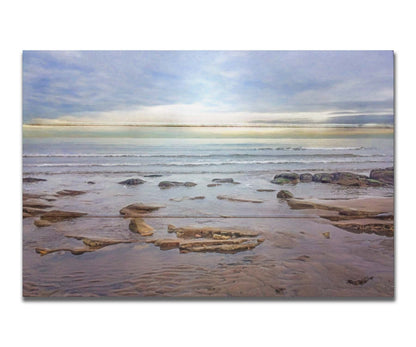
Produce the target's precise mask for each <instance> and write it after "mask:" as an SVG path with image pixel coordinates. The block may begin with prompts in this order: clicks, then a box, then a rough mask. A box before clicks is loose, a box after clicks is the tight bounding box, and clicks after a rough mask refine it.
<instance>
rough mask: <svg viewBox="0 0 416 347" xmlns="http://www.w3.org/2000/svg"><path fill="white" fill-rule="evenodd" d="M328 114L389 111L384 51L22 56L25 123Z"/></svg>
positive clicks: (389, 61) (389, 74)
mask: <svg viewBox="0 0 416 347" xmlns="http://www.w3.org/2000/svg"><path fill="white" fill-rule="evenodd" d="M331 112H332V113H334V112H343V113H342V114H344V115H347V112H350V113H351V114H359V113H365V114H370V113H377V114H382V113H383V114H391V113H392V112H393V55H392V52H389V51H370V52H363V51H351V52H350V51H345V52H342V51H338V52H337V51H336V52H331V51H329V52H325V51H283V52H279V51H241V52H240V51H142V52H134V51H82V52H78V51H67V52H66V51H41V52H37V51H27V52H24V54H23V119H24V122H25V123H33V122H34V121H35V120H37V121H39V120H42V122H48V120H49V122H51V123H56V122H63V121H68V120H72V121H76V122H87V123H88V122H91V121H92V120H94V121H96V122H97V121H102V122H115V123H123V122H126V121H131V120H134V122H135V123H140V122H142V123H146V122H149V121H152V119H154V120H155V121H156V122H162V121H169V122H173V123H181V122H184V121H186V122H190V123H201V122H209V123H213V122H217V121H218V122H222V123H233V122H236V121H238V122H239V123H241V122H250V121H253V120H255V119H260V120H261V119H264V117H266V118H267V119H269V120H271V121H273V120H274V121H279V119H280V120H282V121H283V118H285V119H286V118H287V117H288V118H289V120H290V118H293V119H294V120H295V119H298V118H300V119H309V120H310V121H311V122H316V121H321V120H324V119H325V118H328V117H329V114H330V113H331ZM258 114H260V115H261V114H263V115H264V116H263V117H258V116H257V115H258ZM224 118H225V119H224ZM237 118H238V119H237Z"/></svg>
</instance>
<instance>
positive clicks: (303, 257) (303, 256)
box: [295, 255, 310, 261]
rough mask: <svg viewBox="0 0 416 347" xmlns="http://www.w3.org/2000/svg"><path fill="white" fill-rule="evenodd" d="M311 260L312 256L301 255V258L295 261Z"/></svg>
mask: <svg viewBox="0 0 416 347" xmlns="http://www.w3.org/2000/svg"><path fill="white" fill-rule="evenodd" d="M309 258H310V256H308V255H301V256H299V257H297V258H296V259H295V260H299V261H307V260H308V259H309Z"/></svg>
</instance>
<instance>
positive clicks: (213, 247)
mask: <svg viewBox="0 0 416 347" xmlns="http://www.w3.org/2000/svg"><path fill="white" fill-rule="evenodd" d="M261 242H263V240H261V239H259V240H253V239H250V238H236V239H230V240H191V241H189V240H186V239H157V240H152V243H153V244H154V245H155V246H157V247H159V248H160V249H161V250H170V249H175V248H179V250H180V252H181V253H188V252H216V253H236V252H241V251H247V250H250V249H253V248H254V247H256V246H258V245H259V244H260V243H261Z"/></svg>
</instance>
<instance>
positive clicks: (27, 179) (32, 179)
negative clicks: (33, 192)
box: [23, 177, 46, 183]
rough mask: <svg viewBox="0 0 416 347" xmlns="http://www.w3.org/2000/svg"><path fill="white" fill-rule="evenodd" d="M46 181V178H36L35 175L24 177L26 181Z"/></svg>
mask: <svg viewBox="0 0 416 347" xmlns="http://www.w3.org/2000/svg"><path fill="white" fill-rule="evenodd" d="M43 181H46V180H45V179H44V178H35V177H23V182H24V183H35V182H43Z"/></svg>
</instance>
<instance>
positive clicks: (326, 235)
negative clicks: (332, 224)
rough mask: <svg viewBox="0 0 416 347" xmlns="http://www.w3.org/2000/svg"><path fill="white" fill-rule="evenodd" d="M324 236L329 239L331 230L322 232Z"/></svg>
mask: <svg viewBox="0 0 416 347" xmlns="http://www.w3.org/2000/svg"><path fill="white" fill-rule="evenodd" d="M322 235H323V237H325V238H326V239H329V238H330V237H331V236H330V234H329V231H327V232H325V233H322Z"/></svg>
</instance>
